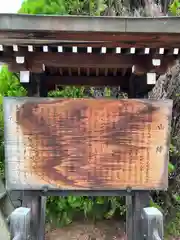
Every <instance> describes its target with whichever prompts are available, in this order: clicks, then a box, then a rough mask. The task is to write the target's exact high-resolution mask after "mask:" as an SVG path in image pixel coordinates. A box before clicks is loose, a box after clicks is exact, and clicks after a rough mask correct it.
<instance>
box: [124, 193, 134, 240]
mask: <svg viewBox="0 0 180 240" xmlns="http://www.w3.org/2000/svg"><path fill="white" fill-rule="evenodd" d="M126 208H127V209H126V235H127V239H128V240H133V205H132V196H129V195H128V196H126Z"/></svg>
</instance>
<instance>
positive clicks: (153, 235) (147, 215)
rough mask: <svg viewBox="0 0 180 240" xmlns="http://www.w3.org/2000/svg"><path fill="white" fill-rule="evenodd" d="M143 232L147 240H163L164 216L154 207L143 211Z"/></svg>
mask: <svg viewBox="0 0 180 240" xmlns="http://www.w3.org/2000/svg"><path fill="white" fill-rule="evenodd" d="M142 231H143V237H144V238H145V239H146V240H163V235H164V228H163V214H162V213H161V212H160V211H159V210H158V209H157V208H154V207H147V208H144V209H143V211H142Z"/></svg>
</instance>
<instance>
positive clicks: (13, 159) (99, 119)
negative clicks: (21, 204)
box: [4, 98, 172, 190]
mask: <svg viewBox="0 0 180 240" xmlns="http://www.w3.org/2000/svg"><path fill="white" fill-rule="evenodd" d="M171 111H172V101H171V100H159V101H155V100H130V99H129V100H110V99H98V100H96V99H54V100H53V99H48V98H5V99H4V112H5V133H6V134H5V146H6V164H7V169H8V170H7V178H6V179H7V186H8V188H9V189H42V188H43V187H44V185H45V186H47V188H49V189H57V190H58V189H92V190H93V189H101V190H105V189H106V190H108V189H111V190H113V189H122V190H123V189H126V188H132V189H167V187H168V153H169V132H170V121H171ZM37 146H38V148H37Z"/></svg>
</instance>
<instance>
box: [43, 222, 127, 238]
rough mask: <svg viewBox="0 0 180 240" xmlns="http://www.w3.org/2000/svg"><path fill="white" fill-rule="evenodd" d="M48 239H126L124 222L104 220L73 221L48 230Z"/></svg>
mask: <svg viewBox="0 0 180 240" xmlns="http://www.w3.org/2000/svg"><path fill="white" fill-rule="evenodd" d="M46 237H47V238H46V240H125V239H126V238H125V234H124V226H123V224H122V223H118V222H114V221H112V220H110V221H103V222H99V223H96V224H92V223H86V222H84V223H78V222H77V223H73V224H71V225H69V226H67V227H63V228H60V229H55V230H52V231H48V233H47V236H46Z"/></svg>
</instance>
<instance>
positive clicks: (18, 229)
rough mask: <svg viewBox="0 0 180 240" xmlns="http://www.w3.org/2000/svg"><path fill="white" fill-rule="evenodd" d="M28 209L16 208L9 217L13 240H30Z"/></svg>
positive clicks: (29, 211)
mask: <svg viewBox="0 0 180 240" xmlns="http://www.w3.org/2000/svg"><path fill="white" fill-rule="evenodd" d="M30 220H31V210H30V208H24V207H20V208H16V209H15V210H14V211H13V212H12V213H11V215H10V232H11V236H12V237H13V240H28V239H30Z"/></svg>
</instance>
